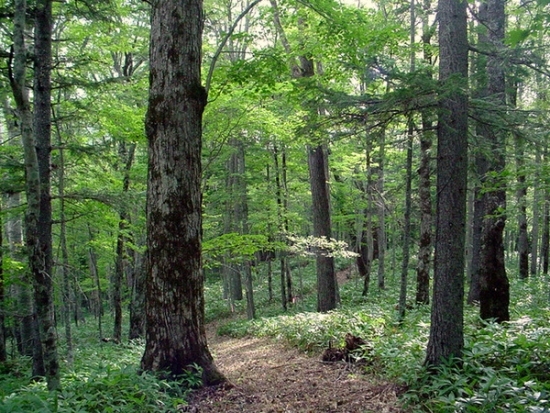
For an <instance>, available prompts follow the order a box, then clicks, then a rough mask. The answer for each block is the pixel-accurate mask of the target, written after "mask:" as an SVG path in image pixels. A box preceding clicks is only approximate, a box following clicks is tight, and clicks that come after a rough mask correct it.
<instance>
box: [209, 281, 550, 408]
mask: <svg viewBox="0 0 550 413" xmlns="http://www.w3.org/2000/svg"><path fill="white" fill-rule="evenodd" d="M391 282H392V280H389V283H390V284H391ZM547 282H548V280H546V279H537V280H531V281H528V282H521V281H517V280H512V281H511V284H512V286H511V289H512V297H513V300H512V303H511V307H510V310H511V314H512V318H513V319H512V321H511V322H509V323H505V324H502V325H499V324H496V323H491V322H489V323H487V322H483V321H482V320H480V319H479V317H478V308H477V307H471V306H466V307H465V347H464V353H463V357H462V359H461V360H451V361H449V362H448V363H444V364H443V365H441V366H439V367H438V368H437V369H436V370H435V371H434V370H433V369H432V370H430V371H428V370H427V369H426V368H425V367H424V366H423V363H424V358H425V351H426V345H427V341H428V336H429V322H430V308H429V306H419V307H416V308H412V309H410V310H409V311H408V313H407V316H406V318H405V320H404V321H403V322H401V323H398V322H397V312H396V309H395V303H396V302H397V297H396V294H397V291H398V289H397V288H395V286H392V285H390V286H389V288H388V289H387V290H384V291H371V294H370V296H369V297H368V299H365V298H364V297H361V296H360V293H359V291H360V289H358V288H357V285H353V284H354V283H353V282H349V283H347V284H345V285H344V286H343V288H341V297H342V303H343V305H342V307H341V308H339V309H337V310H335V311H331V312H328V313H325V314H319V313H316V312H313V311H299V310H296V309H291V310H290V311H287V313H286V314H279V315H277V316H271V317H261V318H259V319H257V320H253V321H245V320H237V321H232V322H230V323H228V324H225V325H223V326H221V327H220V329H219V333H220V334H229V335H233V336H244V335H254V336H268V337H273V338H276V339H278V340H285V341H286V342H287V343H288V344H290V345H293V346H296V347H298V348H300V349H302V350H303V351H308V352H320V351H322V350H323V349H325V348H327V347H329V346H334V347H337V346H341V345H342V344H343V339H344V337H345V334H346V333H351V334H353V335H356V336H360V337H362V338H363V339H364V340H366V342H367V345H366V346H365V347H364V352H363V356H362V357H363V362H364V366H365V370H366V372H368V373H370V374H375V375H378V376H381V377H383V378H385V379H389V380H393V381H396V382H399V383H400V384H402V385H404V386H405V387H406V388H407V391H406V392H405V394H404V395H403V403H404V405H405V406H406V407H407V408H408V409H410V410H411V411H415V412H416V411H418V412H530V413H535V412H537V413H538V412H541V413H542V412H550V401H549V400H550V327H549V326H548V319H549V316H550V307H549V301H548V288H547V287H546V286H547ZM391 291H395V293H392V292H391ZM411 295H412V294H411Z"/></svg>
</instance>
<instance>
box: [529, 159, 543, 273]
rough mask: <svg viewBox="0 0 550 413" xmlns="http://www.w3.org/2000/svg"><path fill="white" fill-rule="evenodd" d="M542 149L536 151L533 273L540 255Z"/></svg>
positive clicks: (532, 231) (532, 243)
mask: <svg viewBox="0 0 550 413" xmlns="http://www.w3.org/2000/svg"><path fill="white" fill-rule="evenodd" d="M540 152H541V151H540V150H536V151H535V168H536V169H535V179H534V181H535V183H534V188H533V206H532V210H533V225H532V227H531V268H530V271H531V275H537V270H538V256H539V221H540V213H539V211H540V192H541V189H540V187H541V182H540V170H541V155H540Z"/></svg>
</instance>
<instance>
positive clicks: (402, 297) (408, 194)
mask: <svg viewBox="0 0 550 413" xmlns="http://www.w3.org/2000/svg"><path fill="white" fill-rule="evenodd" d="M411 4H414V0H413V1H411ZM413 132H414V129H413V123H412V119H409V126H408V132H407V135H408V138H407V166H406V178H405V179H406V182H405V217H404V220H405V222H404V225H403V258H402V261H401V282H400V285H401V287H400V290H399V305H398V307H399V320H401V321H403V319H404V318H405V310H406V304H407V280H408V275H409V254H410V248H409V246H410V244H411V209H412V158H413V148H412V146H413V136H414V133H413Z"/></svg>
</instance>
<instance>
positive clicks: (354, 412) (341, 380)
mask: <svg viewBox="0 0 550 413" xmlns="http://www.w3.org/2000/svg"><path fill="white" fill-rule="evenodd" d="M209 343H210V344H209V347H210V350H211V351H212V353H213V355H214V358H215V361H216V365H217V367H218V368H219V369H220V370H221V371H222V372H223V374H225V376H226V377H227V379H228V380H229V383H230V385H227V386H222V387H213V388H208V387H207V388H203V389H200V390H198V391H195V392H194V393H193V394H192V395H191V399H190V401H189V407H188V409H187V411H190V412H194V413H218V412H223V413H237V412H239V413H242V412H250V413H321V412H330V413H364V412H377V413H394V412H404V411H405V410H403V409H402V408H401V407H400V406H399V403H398V400H397V395H398V394H399V392H400V391H402V389H401V388H400V387H399V386H398V385H396V384H394V383H387V382H383V381H381V380H380V379H378V378H376V377H373V376H371V375H365V374H363V373H362V371H361V367H360V366H358V365H355V364H352V363H347V362H344V361H340V362H334V363H332V362H322V361H321V358H320V355H316V356H310V355H307V354H305V353H303V352H300V351H298V350H297V349H295V348H290V347H287V346H285V345H284V344H283V343H278V342H275V341H273V340H270V339H258V338H252V337H247V338H227V337H218V336H212V335H210V337H209Z"/></svg>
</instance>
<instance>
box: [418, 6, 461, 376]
mask: <svg viewBox="0 0 550 413" xmlns="http://www.w3.org/2000/svg"><path fill="white" fill-rule="evenodd" d="M438 10H439V14H438V15H439V56H440V64H439V80H440V82H441V83H442V84H443V85H445V84H447V85H449V86H451V90H452V91H451V92H447V93H446V94H445V95H444V96H441V97H440V100H439V119H438V133H437V137H438V145H437V146H438V153H437V214H436V215H437V217H436V239H435V246H436V248H435V258H434V291H433V300H432V316H431V327H430V337H429V341H428V347H427V351H426V364H427V365H430V366H434V365H435V366H437V365H439V364H441V363H442V362H443V361H444V360H445V359H448V358H450V357H460V356H461V354H462V349H463V347H464V325H463V323H464V321H463V320H464V308H463V298H464V244H465V242H464V241H465V240H464V238H465V224H466V190H467V171H468V98H467V94H466V92H465V90H466V88H467V77H468V38H467V29H466V27H467V26H466V2H464V1H461V0H439V5H438ZM457 82H459V85H457V84H456V83H457ZM451 84H452V85H451ZM458 86H460V87H458Z"/></svg>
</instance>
